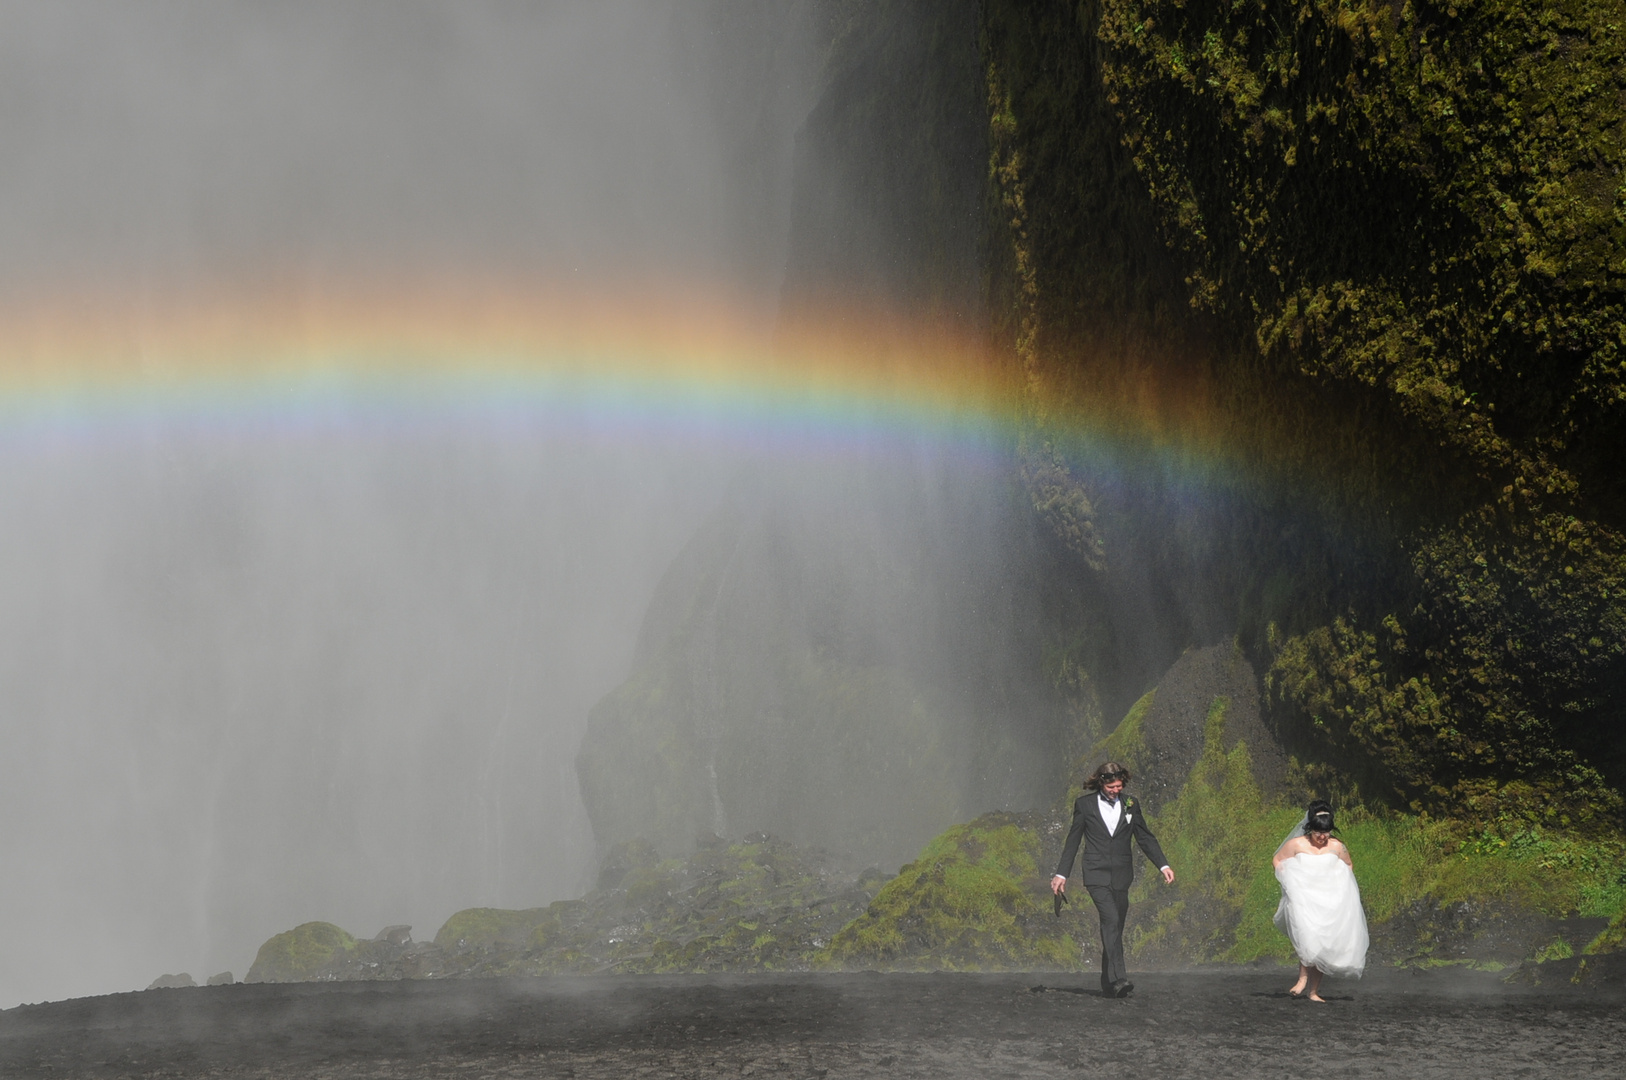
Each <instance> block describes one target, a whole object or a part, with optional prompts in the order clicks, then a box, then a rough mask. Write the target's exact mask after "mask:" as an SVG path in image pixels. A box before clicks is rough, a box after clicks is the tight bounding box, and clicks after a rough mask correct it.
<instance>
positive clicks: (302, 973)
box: [243, 922, 356, 983]
mask: <svg viewBox="0 0 1626 1080" xmlns="http://www.w3.org/2000/svg"><path fill="white" fill-rule="evenodd" d="M355 948H356V939H355V938H353V937H351V936H350V935H349V934H347V933H345V932H344V931H343V930H341V929H339V928H338V927H337V926H334V925H333V924H332V923H326V922H308V923H304V924H302V925H300V926H296V927H294V928H293V929H292V930H286V931H284V932H283V933H280V934H278V935H276V936H275V937H273V938H271V939H270V940H269V941H267V942H266V943H265V944H264V945H261V946H260V952H259V955H257V956H255V958H254V963H253V965H252V966H251V967H250V968H249V969H248V975H247V976H245V977H244V979H243V981H244V982H251V983H254V982H304V981H306V980H308V979H312V978H315V977H317V973H318V972H319V971H320V970H321V969H322V968H323V967H325V966H328V965H330V964H333V963H334V962H336V961H339V960H342V959H343V957H344V956H345V955H346V954H348V953H350V952H352V951H353V950H354V949H355Z"/></svg>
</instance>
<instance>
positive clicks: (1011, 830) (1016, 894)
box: [819, 813, 1081, 970]
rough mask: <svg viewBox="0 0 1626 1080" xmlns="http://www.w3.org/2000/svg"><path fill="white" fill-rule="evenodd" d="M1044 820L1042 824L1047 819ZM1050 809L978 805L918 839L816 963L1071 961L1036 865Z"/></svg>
mask: <svg viewBox="0 0 1626 1080" xmlns="http://www.w3.org/2000/svg"><path fill="white" fill-rule="evenodd" d="M1047 820H1048V821H1049V822H1050V824H1051V826H1052V827H1051V828H1049V829H1046V827H1045V826H1046V824H1047ZM1054 825H1055V819H1046V818H1044V817H1042V816H1040V815H1037V814H1009V813H993V814H984V815H983V816H982V817H980V818H977V819H976V820H975V821H972V822H969V823H967V824H965V825H957V826H955V827H954V828H952V829H949V830H948V831H947V832H945V833H943V834H941V835H940V836H938V837H936V838H935V839H933V840H932V842H931V843H929V844H927V845H926V848H925V850H923V851H922V852H921V853H920V857H919V858H917V859H916V860H915V861H914V862H912V863H910V864H909V865H907V866H905V867H904V868H903V869H902V870H900V871H899V872H898V876H897V877H896V878H894V879H893V880H892V881H891V882H889V883H888V884H887V886H886V887H885V888H883V889H882V890H881V891H880V893H879V894H878V895H877V896H876V897H875V899H874V900H873V901H872V902H871V903H870V905H869V908H868V909H867V910H866V911H865V912H864V914H863V915H861V916H859V917H858V918H857V919H855V920H853V922H851V923H850V924H848V925H847V926H846V927H844V928H843V929H842V930H841V932H840V933H839V934H837V935H836V937H835V940H834V941H832V942H831V943H830V947H829V949H828V950H827V951H826V952H825V953H824V954H822V955H821V956H820V957H819V963H820V964H821V965H823V966H830V967H850V968H851V967H856V968H871V967H873V968H890V969H904V970H908V969H950V970H977V969H985V968H1016V969H1033V970H1043V969H1055V968H1062V969H1069V970H1071V969H1076V968H1078V967H1080V966H1081V964H1080V955H1081V953H1080V948H1079V943H1078V941H1076V940H1075V939H1074V938H1073V937H1072V936H1071V935H1070V933H1069V932H1068V929H1069V928H1070V927H1072V926H1074V925H1075V924H1074V923H1073V922H1072V921H1071V920H1057V919H1055V918H1053V917H1052V913H1051V905H1052V900H1051V897H1050V890H1049V886H1048V878H1049V875H1048V874H1047V873H1046V872H1045V871H1044V870H1043V869H1041V867H1042V866H1043V864H1044V861H1045V858H1046V856H1049V857H1052V858H1053V857H1054V854H1055V853H1054V852H1051V851H1048V850H1047V848H1048V847H1049V846H1050V837H1052V836H1053V835H1054V834H1055V833H1056V831H1057V829H1056V828H1055V827H1054Z"/></svg>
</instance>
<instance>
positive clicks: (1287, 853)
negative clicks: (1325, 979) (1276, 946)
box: [1271, 799, 1369, 1001]
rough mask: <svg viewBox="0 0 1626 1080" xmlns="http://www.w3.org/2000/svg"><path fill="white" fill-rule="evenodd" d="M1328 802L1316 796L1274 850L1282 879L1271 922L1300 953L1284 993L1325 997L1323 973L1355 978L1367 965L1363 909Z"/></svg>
mask: <svg viewBox="0 0 1626 1080" xmlns="http://www.w3.org/2000/svg"><path fill="white" fill-rule="evenodd" d="M1332 831H1333V823H1332V806H1331V805H1329V804H1328V803H1326V802H1323V801H1321V800H1319V799H1317V800H1316V801H1315V802H1313V803H1311V804H1310V806H1309V809H1307V810H1306V811H1305V812H1304V820H1303V821H1302V822H1301V823H1300V824H1299V827H1298V828H1297V829H1294V830H1293V832H1292V833H1291V834H1290V835H1289V836H1288V838H1287V839H1286V840H1285V841H1284V842H1283V843H1282V846H1281V847H1280V848H1278V849H1277V850H1276V857H1275V858H1274V859H1272V860H1271V863H1272V865H1273V866H1275V868H1276V880H1277V881H1279V882H1281V883H1282V901H1281V903H1280V904H1278V905H1277V907H1276V927H1277V929H1279V930H1281V932H1282V933H1284V934H1286V935H1287V938H1288V940H1289V941H1291V942H1292V943H1293V950H1294V951H1295V952H1297V953H1298V954H1299V981H1298V982H1296V983H1294V984H1293V988H1292V989H1291V990H1289V991H1288V994H1290V995H1291V996H1293V997H1295V998H1301V997H1308V998H1309V999H1310V1000H1311V1001H1324V1000H1325V999H1324V998H1323V997H1322V996H1321V994H1320V993H1319V991H1320V989H1321V977H1322V976H1323V975H1341V976H1345V977H1348V978H1355V979H1358V978H1360V977H1361V972H1362V971H1364V970H1365V969H1366V946H1367V944H1368V941H1369V939H1368V937H1367V933H1366V913H1365V912H1364V911H1362V910H1361V889H1360V886H1359V885H1357V884H1356V883H1355V864H1354V863H1353V862H1351V861H1350V857H1349V849H1348V848H1346V847H1345V846H1344V845H1343V843H1342V842H1341V841H1339V840H1336V839H1334V838H1333V835H1332Z"/></svg>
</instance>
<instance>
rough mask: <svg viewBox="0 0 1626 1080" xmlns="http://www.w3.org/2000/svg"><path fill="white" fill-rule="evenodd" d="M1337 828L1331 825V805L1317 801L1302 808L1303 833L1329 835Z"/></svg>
mask: <svg viewBox="0 0 1626 1080" xmlns="http://www.w3.org/2000/svg"><path fill="white" fill-rule="evenodd" d="M1337 827H1338V826H1336V825H1334V824H1333V823H1332V803H1330V802H1328V801H1327V800H1325V799H1317V800H1315V801H1314V802H1312V803H1311V804H1310V805H1309V806H1307V807H1305V808H1304V831H1305V832H1307V833H1312V832H1318V833H1330V832H1332V831H1333V830H1334V829H1336V828H1337Z"/></svg>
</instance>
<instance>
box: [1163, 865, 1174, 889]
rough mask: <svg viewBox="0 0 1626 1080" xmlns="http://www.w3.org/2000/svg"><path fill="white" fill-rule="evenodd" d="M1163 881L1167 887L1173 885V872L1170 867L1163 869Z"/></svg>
mask: <svg viewBox="0 0 1626 1080" xmlns="http://www.w3.org/2000/svg"><path fill="white" fill-rule="evenodd" d="M1163 881H1164V883H1165V884H1167V885H1173V884H1174V870H1173V869H1171V868H1170V867H1167V866H1165V867H1164V868H1163Z"/></svg>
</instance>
